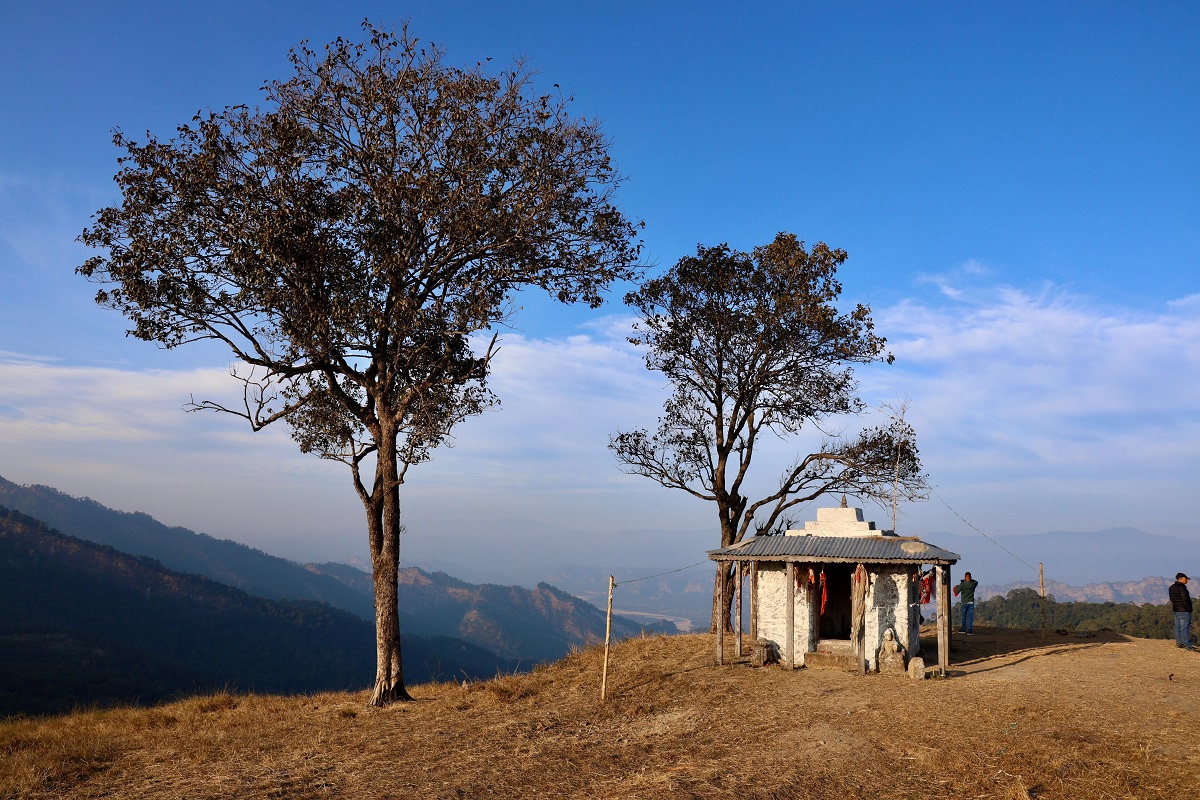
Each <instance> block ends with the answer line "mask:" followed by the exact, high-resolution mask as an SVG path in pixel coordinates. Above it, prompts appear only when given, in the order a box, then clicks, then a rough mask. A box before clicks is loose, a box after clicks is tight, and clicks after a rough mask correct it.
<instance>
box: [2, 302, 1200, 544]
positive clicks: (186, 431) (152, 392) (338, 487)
mask: <svg viewBox="0 0 1200 800" xmlns="http://www.w3.org/2000/svg"><path fill="white" fill-rule="evenodd" d="M944 296H945V295H942V297H944ZM875 316H876V320H877V324H878V328H879V330H880V331H881V332H883V333H884V334H885V335H887V336H888V337H889V342H890V345H891V348H892V350H893V352H894V353H895V354H896V363H895V364H894V365H892V366H888V367H885V366H877V367H872V368H869V369H865V370H862V371H861V372H860V379H861V383H862V389H863V392H864V395H865V396H866V398H867V399H868V400H869V401H870V402H872V403H876V404H877V403H881V402H886V401H889V400H894V399H897V398H899V397H902V396H908V397H909V398H910V399H911V400H912V412H911V414H912V416H911V419H912V421H913V422H914V424H915V425H916V427H917V430H918V435H919V439H920V442H921V448H922V454H923V457H924V459H925V462H926V465H927V467H928V469H929V472H930V474H931V477H932V478H933V480H934V482H935V483H936V484H937V485H938V486H939V494H940V495H942V496H943V497H945V498H946V499H947V500H948V501H950V502H953V503H954V505H955V506H956V508H957V510H959V511H960V512H962V513H964V514H966V515H967V516H968V518H970V519H972V520H973V521H974V522H975V523H976V524H978V525H980V526H981V527H983V528H984V529H985V530H989V531H991V532H995V533H1020V532H1033V531H1041V530H1047V529H1053V528H1068V529H1070V528H1074V529H1090V528H1097V527H1107V526H1110V525H1135V526H1141V527H1144V528H1146V529H1148V530H1151V531H1155V532H1163V533H1175V534H1178V533H1184V534H1188V533H1191V534H1195V533H1197V530H1196V523H1195V522H1193V521H1192V518H1191V513H1190V508H1189V506H1188V503H1189V502H1190V500H1189V498H1190V497H1191V495H1192V494H1193V491H1192V483H1193V482H1194V476H1195V475H1196V474H1197V472H1198V471H1200V470H1198V468H1200V414H1198V413H1197V411H1196V400H1197V398H1198V397H1200V344H1198V342H1200V308H1198V307H1197V306H1196V305H1194V304H1191V303H1175V304H1171V305H1169V306H1167V307H1166V308H1164V309H1162V310H1160V311H1159V312H1156V313H1147V312H1141V311H1134V310H1130V309H1121V308H1114V307H1111V306H1101V305H1100V304H1098V303H1096V302H1094V301H1091V300H1089V299H1088V298H1083V297H1079V296H1076V295H1072V294H1070V293H1067V292H1065V291H1061V290H1056V289H1054V288H1053V287H1040V288H1038V289H1037V290H1036V291H1034V292H1023V291H1020V290H1017V289H1013V288H1011V287H992V289H991V291H990V293H989V292H988V291H987V290H986V289H985V288H984V287H982V286H976V287H974V288H973V289H972V297H971V301H970V302H969V303H964V302H962V301H960V300H952V301H949V302H947V301H945V300H936V299H935V300H932V301H931V299H929V298H925V299H913V300H909V301H907V302H904V303H901V304H898V305H895V306H893V307H890V308H877V309H876V312H875ZM628 324H629V320H628V318H627V317H624V318H622V317H621V316H619V315H614V316H610V317H599V318H597V319H596V320H595V321H594V323H592V324H590V325H589V326H587V327H586V328H584V329H581V332H580V333H578V334H577V335H573V336H564V337H558V338H541V339H539V338H532V337H527V336H521V335H509V336H507V337H505V339H504V340H503V342H502V349H501V352H500V354H499V355H498V356H497V359H496V361H495V371H494V374H493V377H492V380H491V386H492V388H493V390H494V391H495V392H496V393H497V395H498V396H499V397H500V398H501V401H502V403H503V405H502V407H501V409H500V410H499V411H496V412H489V413H487V414H484V415H482V416H480V417H477V418H474V419H471V420H468V421H467V422H466V423H464V424H463V425H462V426H460V428H459V429H458V430H457V436H456V445H455V446H454V447H452V448H450V449H446V450H443V451H440V452H438V453H436V454H435V456H434V459H433V460H432V461H431V462H430V463H428V464H423V465H420V466H419V467H416V468H415V469H414V470H413V471H412V472H411V473H410V476H409V479H408V485H407V486H406V487H405V495H404V503H405V506H404V508H405V514H406V519H407V520H408V525H409V529H410V531H412V532H413V534H414V535H415V538H413V539H411V540H410V541H412V542H423V543H424V544H422V545H417V547H418V549H420V548H421V547H426V548H434V549H436V547H437V544H436V543H437V542H440V541H441V539H439V535H442V534H446V535H448V534H449V532H451V531H455V532H457V533H456V534H455V535H457V536H458V537H459V539H458V540H459V541H460V543H461V541H467V540H470V541H482V540H485V539H495V538H497V537H498V538H500V539H505V538H507V537H515V538H513V539H512V541H514V542H517V541H520V542H523V543H524V545H531V544H533V543H534V542H539V541H541V540H540V539H539V538H538V537H539V536H555V537H559V539H561V536H562V535H563V534H562V531H564V530H570V531H575V532H576V533H577V535H579V536H583V538H580V539H576V540H572V541H569V542H563V541H561V540H556V546H558V547H560V548H568V549H570V548H576V550H577V551H578V552H580V553H583V552H586V551H589V550H594V549H595V548H603V532H604V531H606V530H618V529H623V528H626V529H627V528H668V529H700V528H706V527H711V525H710V522H711V520H710V517H711V516H712V513H713V512H712V510H711V509H710V508H708V507H707V505H706V504H704V503H700V502H699V501H693V500H691V499H690V498H687V497H684V496H682V495H681V494H680V493H678V492H668V491H667V490H664V489H661V488H659V487H657V486H656V485H654V484H653V483H651V482H650V481H647V480H645V479H641V478H635V477H631V476H627V475H623V474H622V473H621V472H620V471H619V470H618V469H617V467H616V464H615V463H614V461H613V459H612V457H611V454H610V453H609V452H608V450H607V448H606V445H607V441H608V437H609V435H610V434H612V433H613V432H615V431H617V430H619V429H627V428H630V427H634V426H653V425H654V422H655V420H656V418H657V416H658V414H659V412H660V409H661V404H662V401H663V399H664V398H665V396H666V394H667V388H666V386H665V385H664V383H663V381H662V379H661V376H659V375H657V374H652V373H649V372H647V371H646V370H645V369H644V367H643V365H642V359H641V354H640V353H639V352H638V351H637V349H636V348H634V347H632V346H631V345H629V344H628V343H627V342H626V341H625V339H624V334H625V333H626V332H627V331H628ZM234 391H236V387H235V386H234V385H233V384H232V382H231V381H230V379H229V377H228V375H227V373H226V371H225V370H224V369H181V370H174V371H173V370H132V369H109V368H98V367H80V366H71V365H68V364H64V363H61V362H57V361H54V360H49V359H41V358H37V357H29V356H20V355H16V354H2V355H0V474H3V475H4V476H5V477H8V478H10V479H14V480H19V481H26V482H32V481H38V482H45V483H50V484H52V485H56V486H58V487H60V488H62V489H64V490H65V491H70V492H72V493H77V494H90V495H91V496H94V497H97V499H100V500H101V501H104V502H109V503H110V504H113V505H117V506H119V507H123V508H127V509H134V508H136V509H143V510H147V511H150V512H151V513H155V514H157V515H159V516H161V517H162V518H164V519H165V520H167V521H170V522H176V523H180V524H188V525H190V526H193V527H198V528H201V529H204V530H207V531H209V532H213V533H217V534H219V535H230V536H237V537H238V538H242V539H244V540H249V541H252V542H254V543H259V544H260V545H262V543H264V542H277V541H282V539H281V537H285V536H289V535H296V534H297V533H303V534H304V535H306V536H308V537H309V538H311V539H314V540H317V539H319V540H321V542H323V544H321V545H320V547H324V548H326V549H325V550H324V551H322V552H324V553H325V554H326V555H327V557H334V556H335V555H336V553H337V552H339V548H340V549H341V551H348V552H349V553H350V554H354V555H361V554H362V545H361V541H360V540H361V533H360V530H359V529H360V527H361V525H360V522H359V517H360V515H361V511H360V509H359V508H358V507H357V503H356V499H355V498H354V496H353V492H352V491H351V490H350V488H349V484H348V476H347V475H346V474H345V473H344V468H343V467H342V466H341V465H339V464H333V463H327V462H321V461H319V460H318V459H315V458H312V457H309V456H304V455H302V454H300V453H298V452H297V451H296V449H295V447H294V445H293V443H292V442H291V441H290V439H289V438H288V436H287V432H286V430H284V429H282V428H281V429H278V430H274V431H269V432H266V433H260V434H251V433H250V432H249V431H248V430H246V429H245V428H243V427H241V426H240V425H239V424H238V421H237V420H235V419H232V418H223V417H218V416H213V415H207V416H205V415H197V414H184V413H183V412H182V410H181V407H182V406H183V405H184V404H185V403H186V402H187V400H188V397H189V395H191V394H195V395H197V396H206V397H227V396H228V395H229V394H230V393H231V392H234ZM862 422H863V421H862V420H849V421H846V422H845V427H846V429H847V430H851V431H852V430H853V429H855V428H857V427H858V426H859V425H860V424H862ZM816 438H817V437H816V436H815V435H813V436H811V437H801V438H800V439H798V440H794V441H788V442H776V441H772V442H769V443H767V444H766V445H765V446H764V448H763V449H762V450H761V451H760V454H759V455H760V458H762V461H761V462H760V463H759V464H758V470H759V478H760V480H761V481H762V482H763V485H764V487H765V482H767V481H769V480H771V479H773V477H774V476H775V474H776V473H777V471H778V469H779V468H781V467H782V466H783V465H784V461H786V460H787V458H789V457H790V455H792V454H793V453H794V452H796V451H797V450H800V449H803V448H807V447H811V446H813V445H814V444H815V440H816ZM876 516H877V518H879V519H880V520H883V519H885V518H886V516H887V514H886V512H884V511H883V510H882V509H880V510H879V511H878V513H876ZM522 521H523V522H522ZM903 524H904V525H906V526H907V527H908V529H909V530H923V531H926V532H928V531H930V530H938V529H950V530H961V529H962V525H961V524H960V523H959V522H958V521H957V519H956V518H954V517H953V516H952V515H951V514H949V512H947V511H946V509H944V508H943V507H941V506H940V505H939V504H938V503H937V502H930V503H925V504H921V505H916V506H911V505H910V506H908V507H906V508H905V510H904V518H903ZM539 531H541V532H540V533H539ZM548 531H554V533H550V532H548ZM584 534H586V535H584ZM472 537H474V538H472ZM543 544H545V542H543ZM264 546H265V545H264ZM313 547H317V545H315V544H314V545H313ZM460 549H461V547H460ZM467 549H468V550H470V548H469V547H468V548H467ZM501 549H503V548H501ZM480 552H483V551H480ZM487 552H489V553H494V552H495V551H494V550H488V551H487ZM489 557H491V556H489Z"/></svg>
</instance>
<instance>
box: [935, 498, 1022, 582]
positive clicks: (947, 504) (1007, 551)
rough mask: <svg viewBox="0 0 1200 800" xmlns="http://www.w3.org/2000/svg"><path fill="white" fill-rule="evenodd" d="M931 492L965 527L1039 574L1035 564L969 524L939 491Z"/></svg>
mask: <svg viewBox="0 0 1200 800" xmlns="http://www.w3.org/2000/svg"><path fill="white" fill-rule="evenodd" d="M929 491H930V492H931V493H932V494H933V496H934V497H936V498H937V499H938V500H940V501H941V503H942V505H944V506H945V507H946V508H948V509H950V513H951V514H953V515H954V516H956V517H958V518H959V519H961V520H962V521H963V523H964V524H965V525H966V526H967V527H968V528H970V529H971V530H973V531H975V532H976V533H978V534H979V535H980V536H982V537H983V538H985V539H987V540H988V541H989V542H991V543H992V544H994V545H996V547H999V548H1000V549H1001V550H1003V551H1004V552H1006V553H1008V554H1009V555H1010V556H1012V557H1013V558H1015V559H1016V560H1017V561H1020V562H1021V563H1022V564H1024V565H1025V566H1027V567H1029V568H1030V569H1031V570H1033V571H1034V572H1037V571H1038V568H1037V567H1035V566H1034V565H1033V564H1030V563H1029V562H1028V561H1026V560H1025V559H1023V558H1021V557H1020V556H1019V555H1017V554H1016V553H1014V552H1013V551H1012V550H1009V549H1008V548H1007V547H1005V546H1004V545H1002V544H1000V543H999V542H997V541H996V540H995V539H993V538H992V537H990V536H988V535H987V534H986V533H984V532H983V531H981V530H979V528H976V527H975V526H974V525H972V524H971V523H970V522H967V518H966V517H964V516H963V515H962V514H960V513H958V512H957V511H955V510H954V509H953V508H950V504H949V503H947V502H946V501H945V500H943V499H942V496H941V495H940V494H938V493H937V489H935V488H934V487H932V486H930V487H929Z"/></svg>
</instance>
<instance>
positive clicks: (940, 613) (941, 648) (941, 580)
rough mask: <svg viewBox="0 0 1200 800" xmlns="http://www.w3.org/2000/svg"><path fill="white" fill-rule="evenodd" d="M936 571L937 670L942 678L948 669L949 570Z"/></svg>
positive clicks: (940, 569) (947, 568) (939, 569)
mask: <svg viewBox="0 0 1200 800" xmlns="http://www.w3.org/2000/svg"><path fill="white" fill-rule="evenodd" d="M936 570H937V630H938V670H939V671H940V672H941V674H942V677H943V678H944V677H946V673H947V671H948V670H949V669H950V627H951V625H950V619H951V617H950V568H949V567H942V566H938V567H936Z"/></svg>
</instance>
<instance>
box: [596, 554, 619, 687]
mask: <svg viewBox="0 0 1200 800" xmlns="http://www.w3.org/2000/svg"><path fill="white" fill-rule="evenodd" d="M616 585H617V582H616V580H615V579H614V578H613V576H612V575H609V576H608V618H607V620H606V621H605V623H604V671H603V673H602V674H601V676H600V702H602V703H603V702H604V701H605V700H606V699H607V698H608V645H609V642H611V641H612V597H613V587H614V586H616Z"/></svg>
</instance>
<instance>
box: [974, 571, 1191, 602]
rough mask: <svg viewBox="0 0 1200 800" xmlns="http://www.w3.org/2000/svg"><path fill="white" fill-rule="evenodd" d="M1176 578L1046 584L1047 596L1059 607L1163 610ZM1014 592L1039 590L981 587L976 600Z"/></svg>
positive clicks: (1034, 585)
mask: <svg viewBox="0 0 1200 800" xmlns="http://www.w3.org/2000/svg"><path fill="white" fill-rule="evenodd" d="M1173 582H1174V576H1172V577H1171V579H1170V580H1168V579H1167V578H1159V577H1154V578H1142V579H1141V580H1140V581H1114V582H1109V583H1089V584H1087V585H1086V586H1071V585H1069V584H1066V583H1063V582H1061V581H1046V594H1047V595H1048V596H1050V597H1053V598H1054V599H1055V600H1057V601H1058V602H1060V603H1136V604H1138V605H1142V604H1144V603H1152V604H1153V605H1156V606H1161V605H1163V604H1164V603H1166V602H1167V589H1168V587H1169V586H1170V585H1171V584H1172V583H1173ZM1013 589H1033V590H1035V591H1036V590H1037V589H1038V582H1037V581H1036V580H1033V581H1016V582H1014V583H1009V584H1005V585H1004V586H992V585H989V584H983V583H981V584H980V585H979V589H978V591H977V592H976V594H975V596H976V597H978V598H979V599H981V600H989V599H991V598H992V597H993V596H995V595H1000V596H1001V597H1007V596H1008V593H1009V592H1011V591H1012V590H1013Z"/></svg>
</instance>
